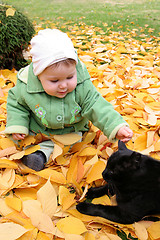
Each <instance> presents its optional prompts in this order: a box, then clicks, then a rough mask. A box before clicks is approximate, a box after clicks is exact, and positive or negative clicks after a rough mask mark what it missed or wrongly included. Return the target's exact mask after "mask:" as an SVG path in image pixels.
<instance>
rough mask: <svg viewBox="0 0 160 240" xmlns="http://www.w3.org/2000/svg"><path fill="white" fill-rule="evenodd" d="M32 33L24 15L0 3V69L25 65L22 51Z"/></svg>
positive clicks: (25, 47) (18, 67)
mask: <svg viewBox="0 0 160 240" xmlns="http://www.w3.org/2000/svg"><path fill="white" fill-rule="evenodd" d="M34 33H35V31H34V27H33V25H32V23H31V22H30V21H29V19H28V18H27V17H26V16H24V15H23V14H22V13H21V12H19V11H17V10H16V9H15V8H13V7H11V6H8V5H4V4H1V3H0V69H5V68H6V69H12V68H15V69H16V70H19V69H20V68H21V67H24V66H25V65H27V61H26V60H25V59H24V57H23V54H22V52H23V50H26V49H27V48H28V45H29V42H30V40H31V38H32V36H33V34H34Z"/></svg>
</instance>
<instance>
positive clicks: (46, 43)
mask: <svg viewBox="0 0 160 240" xmlns="http://www.w3.org/2000/svg"><path fill="white" fill-rule="evenodd" d="M31 46H32V49H31V51H30V52H31V55H32V62H33V72H34V74H35V75H36V76H37V75H39V74H40V73H41V72H43V71H44V69H45V68H46V67H48V66H50V65H52V64H54V63H56V62H60V61H62V60H65V59H67V58H71V59H74V60H75V61H76V63H77V62H78V59H77V54H76V51H75V49H74V47H73V43H72V41H71V39H70V38H69V37H68V36H67V34H66V33H63V32H61V31H60V30H58V29H45V30H40V31H39V32H38V35H36V36H35V37H33V38H32V40H31Z"/></svg>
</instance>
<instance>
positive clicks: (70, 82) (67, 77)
mask: <svg viewBox="0 0 160 240" xmlns="http://www.w3.org/2000/svg"><path fill="white" fill-rule="evenodd" d="M38 78H39V80H40V81H41V84H42V86H43V88H44V90H45V92H46V93H47V94H48V95H51V96H55V97H58V98H64V97H65V96H66V95H67V94H68V93H69V92H72V91H73V90H74V89H75V88H76V86H77V71H76V65H75V64H70V65H65V64H61V65H59V66H57V67H53V66H50V67H47V68H46V69H45V70H44V71H43V72H42V73H41V74H40V75H38Z"/></svg>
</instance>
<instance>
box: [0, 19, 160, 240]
mask: <svg viewBox="0 0 160 240" xmlns="http://www.w3.org/2000/svg"><path fill="white" fill-rule="evenodd" d="M48 24H49V26H50V27H51V28H55V27H58V28H61V29H62V30H64V31H66V32H67V33H68V35H69V36H70V37H71V39H72V41H73V43H74V46H75V48H76V49H77V52H78V55H79V58H80V59H81V60H82V61H83V62H84V63H85V64H86V66H87V68H88V71H89V73H90V75H91V80H92V82H93V84H94V85H95V86H96V88H97V89H98V91H100V93H101V94H102V95H103V97H104V98H105V99H106V100H108V101H109V102H111V103H112V104H113V105H114V107H115V109H116V110H117V111H118V112H120V113H121V114H122V115H123V117H124V119H125V120H126V121H127V122H128V123H129V125H130V128H131V129H132V130H133V132H134V136H133V139H132V140H131V141H130V142H129V143H128V144H127V146H128V148H130V149H132V150H136V151H140V152H142V153H144V154H149V155H150V156H152V157H154V158H156V159H158V160H160V137H159V125H160V82H159V80H160V47H159V40H160V38H158V37H154V36H151V37H146V36H145V35H142V36H141V40H136V38H135V37H136V31H137V30H136V28H135V29H134V30H132V31H129V32H112V31H111V30H110V29H108V31H107V32H104V31H103V30H102V29H100V28H96V27H94V26H86V25H85V24H84V23H83V22H81V23H80V24H78V25H73V23H72V24H70V23H66V24H65V25H63V26H60V25H59V23H56V24H53V23H48ZM146 27H147V26H146ZM41 28H42V25H41V24H40V25H39V26H37V25H36V30H37V31H38V30H40V29H41ZM142 32H143V29H142ZM25 55H26V57H29V56H28V55H29V54H28V52H26V53H25ZM15 83H16V71H15V70H14V69H13V70H12V71H9V70H7V69H5V70H1V71H0V122H1V127H0V131H1V134H0V169H1V171H0V214H1V218H0V239H3V240H14V239H19V240H25V239H27V240H28V239H29V240H34V239H37V240H40V239H42V240H49V239H55V240H60V239H65V240H97V239H100V240H119V239H121V238H122V236H123V239H127V237H128V239H134V238H138V239H139V240H147V239H149V240H158V239H160V220H159V221H156V222H152V221H141V222H138V223H135V224H131V225H122V224H117V223H113V222H110V221H107V220H105V219H103V218H99V217H90V216H86V215H82V214H80V213H79V212H78V211H77V210H76V209H75V205H76V202H77V201H78V200H81V199H82V200H83V199H84V198H85V193H86V191H87V189H88V188H89V187H91V186H99V185H101V184H103V183H104V181H103V179H102V175H101V172H102V171H103V169H104V168H105V165H106V163H107V159H108V157H109V156H110V155H111V154H112V152H113V151H116V149H117V143H116V144H111V143H109V142H108V140H107V139H106V137H105V136H104V135H103V133H101V132H100V131H99V129H97V128H96V127H94V126H93V125H91V128H90V131H89V132H88V133H87V134H85V135H84V136H83V139H82V142H79V143H76V144H74V143H75V142H76V141H77V140H79V136H77V135H76V134H69V135H66V136H51V137H50V138H51V139H52V141H54V143H55V148H54V151H53V155H52V156H51V157H50V161H49V163H48V164H47V166H46V168H45V169H44V170H42V171H40V172H35V171H33V170H30V169H28V168H27V167H25V166H24V165H23V164H22V163H21V161H20V159H21V157H22V156H24V155H25V154H26V155H27V154H29V153H32V152H34V151H36V150H37V149H39V146H38V145H37V144H38V143H39V142H41V141H42V140H43V139H46V138H47V137H46V136H43V135H41V134H38V135H37V136H36V137H33V136H29V137H27V138H26V139H25V140H23V141H22V142H21V143H20V144H19V146H17V145H15V144H14V143H13V142H12V141H11V140H10V139H8V138H6V137H5V136H4V135H3V130H4V128H5V124H6V101H7V93H8V90H9V89H10V88H11V87H13V86H14V85H15ZM31 144H34V145H35V146H34V147H30V148H28V149H27V150H23V149H24V147H26V146H29V145H31ZM66 144H67V145H68V144H69V146H66ZM73 144H74V145H73ZM71 145H73V146H72V147H71ZM93 202H95V203H101V204H112V201H111V200H110V199H109V198H108V197H106V196H105V197H101V198H99V199H94V200H93ZM159 219H160V216H159Z"/></svg>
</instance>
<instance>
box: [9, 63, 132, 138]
mask: <svg viewBox="0 0 160 240" xmlns="http://www.w3.org/2000/svg"><path fill="white" fill-rule="evenodd" d="M76 69H77V87H76V88H75V90H74V91H73V92H71V93H68V94H67V95H66V96H65V97H64V98H57V97H53V96H50V95H48V94H46V93H45V91H44V89H43V87H42V85H41V82H40V81H39V79H38V77H37V76H35V75H34V73H33V65H32V63H31V64H30V65H29V66H27V67H25V68H23V69H21V70H20V71H19V72H18V79H17V84H16V86H15V87H13V88H12V89H10V90H9V93H8V99H7V125H6V129H5V133H6V134H12V133H23V134H26V135H28V134H29V131H33V132H35V133H39V132H41V133H44V134H47V135H49V134H65V133H70V132H79V131H87V130H88V120H90V121H91V122H92V123H93V124H94V125H95V126H96V127H98V128H99V129H101V130H102V131H103V133H104V134H105V135H106V136H107V137H108V138H109V140H110V141H114V140H115V135H116V133H117V131H118V130H119V128H120V127H122V126H124V125H127V126H128V124H127V123H126V122H125V121H124V119H123V118H122V116H121V115H120V114H119V113H118V112H117V111H115V110H114V108H113V106H112V105H111V104H110V103H109V102H107V101H106V100H105V99H104V98H103V97H102V96H101V95H100V93H98V91H97V90H96V88H95V87H94V85H93V84H92V82H91V80H90V75H89V73H88V71H87V69H86V67H85V65H84V64H83V63H82V62H80V61H79V62H78V64H77V66H76Z"/></svg>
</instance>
